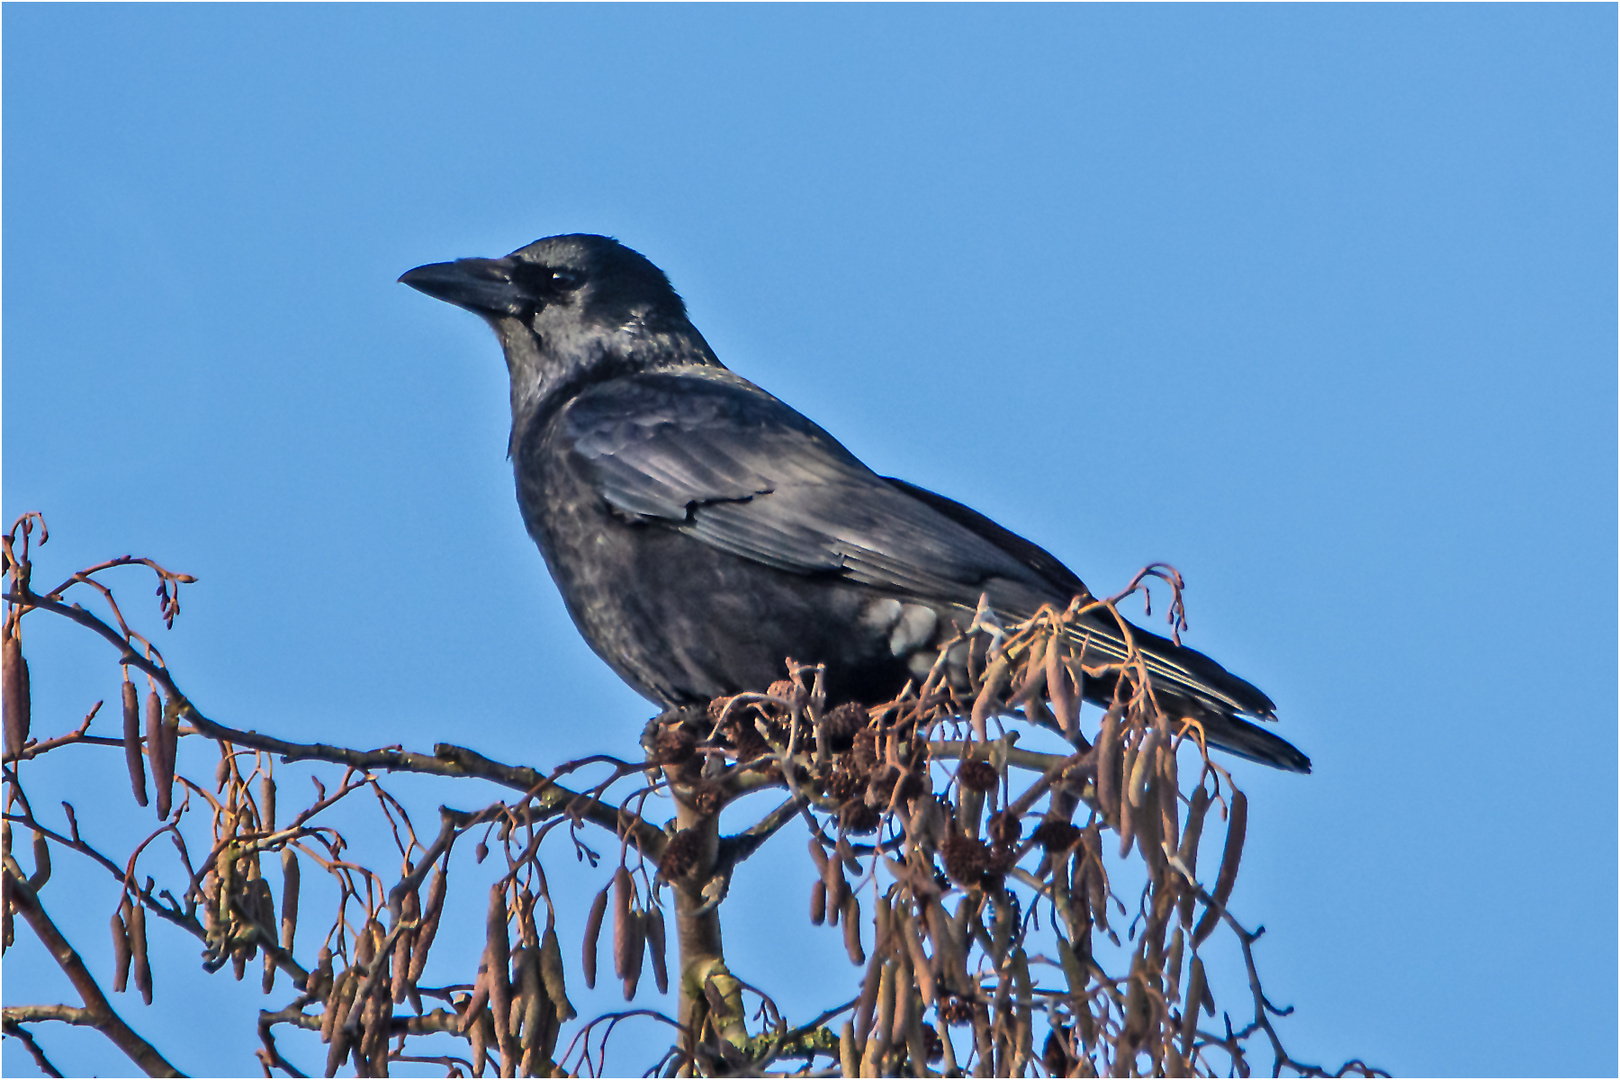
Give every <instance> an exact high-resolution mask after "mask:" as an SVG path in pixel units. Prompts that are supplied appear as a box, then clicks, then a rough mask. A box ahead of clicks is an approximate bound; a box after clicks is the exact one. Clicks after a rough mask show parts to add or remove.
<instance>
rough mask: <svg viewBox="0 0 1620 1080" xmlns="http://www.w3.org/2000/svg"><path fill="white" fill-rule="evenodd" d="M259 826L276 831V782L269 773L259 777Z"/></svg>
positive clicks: (265, 830)
mask: <svg viewBox="0 0 1620 1080" xmlns="http://www.w3.org/2000/svg"><path fill="white" fill-rule="evenodd" d="M259 828H260V829H262V830H263V831H264V832H275V831H276V782H275V780H274V779H272V778H271V776H270V774H269V773H265V774H264V775H263V776H261V777H260V778H259Z"/></svg>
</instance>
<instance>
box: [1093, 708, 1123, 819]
mask: <svg viewBox="0 0 1620 1080" xmlns="http://www.w3.org/2000/svg"><path fill="white" fill-rule="evenodd" d="M1119 716H1120V710H1119V709H1118V708H1117V707H1116V708H1112V709H1109V710H1108V712H1107V713H1105V714H1104V715H1103V720H1102V730H1101V731H1099V732H1098V733H1097V804H1098V805H1099V806H1100V807H1101V808H1102V812H1103V817H1104V818H1105V819H1107V820H1108V821H1109V822H1110V823H1117V822H1118V821H1119V781H1120V773H1121V772H1122V771H1123V761H1122V759H1121V752H1120V737H1119Z"/></svg>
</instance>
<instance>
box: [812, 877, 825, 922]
mask: <svg viewBox="0 0 1620 1080" xmlns="http://www.w3.org/2000/svg"><path fill="white" fill-rule="evenodd" d="M826 921H827V883H826V882H825V881H822V880H821V879H820V878H817V879H816V883H815V884H814V885H812V886H810V923H811V925H813V926H820V925H821V924H822V923H824V922H826Z"/></svg>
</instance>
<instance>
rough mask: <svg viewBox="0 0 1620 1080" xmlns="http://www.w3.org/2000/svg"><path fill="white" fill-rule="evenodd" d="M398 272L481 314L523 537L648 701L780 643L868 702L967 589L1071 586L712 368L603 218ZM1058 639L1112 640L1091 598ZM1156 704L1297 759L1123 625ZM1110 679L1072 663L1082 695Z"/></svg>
mask: <svg viewBox="0 0 1620 1080" xmlns="http://www.w3.org/2000/svg"><path fill="white" fill-rule="evenodd" d="M399 280H400V281H401V282H403V283H405V284H406V285H409V286H411V287H412V288H415V289H417V290H420V291H421V292H424V293H426V294H427V295H429V296H432V297H435V298H437V299H440V300H444V301H447V302H449V303H451V304H455V305H456V306H458V307H461V308H465V309H467V310H468V311H471V312H473V313H474V314H477V315H479V316H480V317H482V318H483V319H484V320H485V322H487V323H488V324H489V325H490V326H491V327H492V328H493V329H494V331H495V335H496V337H497V338H498V339H499V340H500V343H501V348H502V350H503V351H504V352H505V354H506V366H507V371H508V373H509V375H510V376H511V399H512V431H511V440H510V443H509V453H510V457H511V460H512V468H513V472H514V474H515V477H516V481H517V501H518V506H519V508H520V509H521V510H522V513H523V521H524V524H525V525H526V526H527V528H528V530H529V535H530V536H531V537H533V538H534V542H535V543H536V544H537V545H538V546H539V548H540V553H541V554H542V555H543V556H544V557H545V560H546V566H547V567H548V568H549V569H550V571H551V576H552V577H553V578H554V579H555V580H556V583H557V587H558V589H559V590H560V591H561V593H562V597H563V601H564V603H565V604H566V605H567V607H568V613H569V614H570V615H571V616H572V617H573V620H574V623H575V625H576V626H577V627H578V628H579V631H580V633H581V634H582V635H584V637H585V640H586V641H587V642H589V643H590V646H591V648H592V649H594V650H595V651H596V653H597V655H598V656H600V657H601V658H602V659H603V660H605V661H606V662H607V663H608V665H609V666H610V667H612V668H613V670H614V671H615V672H617V673H618V675H619V677H620V678H622V679H624V680H625V682H627V683H629V684H630V685H631V686H632V687H634V688H635V689H636V690H637V691H638V692H639V693H641V694H642V695H643V696H645V697H647V698H649V699H651V700H652V701H653V702H656V703H657V704H659V705H661V706H663V707H665V708H678V707H682V706H690V705H697V704H702V703H705V702H708V701H709V700H711V699H713V698H715V697H719V696H722V695H729V694H735V693H739V692H742V691H745V690H760V689H763V688H765V687H766V686H768V685H769V684H770V683H772V682H774V681H775V680H776V679H778V678H780V677H781V675H782V674H783V672H784V670H785V667H784V665H785V662H786V659H787V658H788V657H792V658H793V659H794V660H796V661H799V662H804V663H820V664H825V665H826V688H827V691H828V700H829V701H835V702H836V701H839V700H854V701H859V702H863V703H877V702H880V701H884V700H887V699H888V698H890V697H892V696H893V695H894V694H896V693H898V692H899V691H900V690H901V689H902V688H903V686H904V685H905V683H906V681H907V680H910V679H919V678H920V677H921V676H923V675H926V673H927V672H928V670H929V669H930V667H931V666H932V665H933V663H934V662H935V659H936V658H937V656H938V654H939V649H940V647H941V645H942V644H943V643H944V642H946V641H948V640H949V639H950V638H952V637H953V636H955V635H956V634H957V632H958V631H959V630H960V629H963V628H965V627H967V626H968V625H970V624H971V622H972V620H973V618H974V616H975V614H976V613H978V612H980V610H981V598H986V599H987V600H988V604H989V606H990V609H991V610H992V612H993V617H997V618H1000V619H1002V620H1012V621H1016V620H1019V619H1023V618H1026V617H1028V616H1030V615H1032V614H1034V613H1035V612H1036V611H1038V610H1039V609H1040V607H1041V605H1043V604H1053V605H1055V606H1057V607H1058V608H1060V609H1061V608H1064V607H1066V606H1067V605H1068V604H1069V602H1070V601H1071V600H1072V599H1073V598H1074V597H1077V596H1078V597H1089V596H1090V593H1089V592H1088V591H1087V589H1086V586H1085V585H1084V584H1083V583H1082V582H1081V581H1080V579H1079V578H1078V577H1076V576H1075V575H1074V574H1073V572H1071V571H1070V570H1069V569H1068V568H1067V567H1065V566H1064V565H1063V564H1062V563H1060V562H1059V561H1058V560H1057V559H1056V558H1054V557H1053V556H1052V555H1050V554H1048V553H1047V552H1046V551H1044V550H1043V549H1041V548H1039V547H1037V546H1036V545H1035V544H1033V543H1031V542H1029V541H1028V540H1025V539H1024V538H1023V537H1021V536H1018V535H1016V534H1014V533H1012V532H1010V531H1008V530H1007V529H1004V528H1002V527H1001V526H1000V525H997V524H996V523H995V522H993V521H991V520H990V519H989V518H987V517H985V516H984V515H982V514H979V513H978V512H976V511H974V510H971V509H969V508H968V507H966V506H963V505H962V504H961V503H958V502H954V501H952V500H950V499H947V498H945V497H944V496H942V495H937V494H935V493H934V492H932V491H929V490H926V489H924V488H921V487H918V486H916V485H914V484H908V483H906V482H905V481H903V480H896V479H893V478H891V477H885V476H879V475H878V474H877V473H875V472H873V471H872V470H871V469H869V468H867V467H866V466H865V465H864V464H862V463H861V462H860V461H858V460H857V459H856V458H855V456H854V455H853V454H851V453H850V452H849V451H848V450H846V449H845V448H844V447H843V446H842V445H840V444H839V442H838V441H837V440H836V439H834V438H833V437H832V436H831V435H829V434H827V432H825V431H823V430H822V429H821V428H820V427H818V426H817V425H816V424H814V423H813V422H811V421H810V420H809V419H807V418H806V417H804V416H802V415H801V414H799V413H798V412H796V411H795V410H794V409H792V408H791V407H789V406H788V405H785V404H783V403H782V402H781V401H778V400H777V399H776V398H774V397H772V396H771V395H770V394H768V393H766V392H765V391H764V390H762V389H760V388H759V387H757V386H755V385H754V384H753V383H751V382H749V381H748V380H746V379H744V378H741V377H740V376H738V375H736V374H734V373H732V372H731V371H730V370H728V369H727V368H726V367H724V366H723V365H722V364H721V363H720V361H719V359H718V358H716V356H715V354H714V351H713V350H712V349H710V348H709V344H708V342H706V341H704V339H703V335H702V334H700V333H698V331H697V328H696V327H694V326H693V325H692V323H691V321H690V320H689V319H688V318H687V314H686V305H685V303H684V302H683V301H682V300H681V298H680V296H679V295H678V294H677V293H676V292H675V289H674V288H673V287H672V286H671V285H670V282H669V279H668V278H667V277H666V276H665V275H664V273H663V271H661V270H659V269H658V267H656V266H654V265H653V264H652V263H651V262H650V261H649V260H648V259H646V258H645V257H644V256H642V255H641V254H639V253H637V252H635V251H632V250H631V249H630V248H628V247H625V246H624V245H622V244H620V243H619V242H617V241H616V240H613V239H611V238H609V237H605V236H593V235H586V234H575V235H567V236H553V237H548V238H546V239H543V240H537V241H535V242H534V243H532V244H529V245H528V246H526V247H522V248H519V249H518V250H517V251H514V252H512V253H511V254H510V255H507V256H505V257H504V258H498V259H457V260H455V261H453V262H441V263H432V264H429V265H426V266H419V267H417V268H416V269H414V270H410V271H408V272H407V273H405V274H404V275H403V276H402V277H401V278H400V279H399ZM1082 635H1083V636H1082V637H1081V638H1080V640H1079V644H1080V646H1081V647H1082V648H1083V650H1084V651H1083V653H1082V654H1081V655H1082V659H1083V660H1084V661H1086V662H1087V663H1090V664H1097V663H1102V662H1107V661H1115V660H1119V659H1122V658H1124V656H1125V655H1126V649H1127V645H1126V641H1125V638H1124V636H1123V635H1122V633H1121V629H1120V627H1119V626H1118V625H1117V623H1115V622H1114V621H1113V620H1112V619H1111V618H1104V617H1097V618H1092V619H1090V620H1089V621H1088V622H1087V623H1086V624H1085V626H1084V627H1083V629H1082ZM1131 636H1132V638H1133V639H1134V642H1135V645H1136V647H1137V649H1138V650H1139V651H1140V653H1141V654H1142V656H1143V657H1144V658H1145V661H1146V667H1147V670H1148V673H1149V679H1150V681H1151V683H1152V685H1153V688H1154V693H1155V695H1156V696H1157V698H1158V700H1159V702H1160V704H1161V705H1162V706H1164V707H1165V708H1167V709H1169V710H1171V711H1172V713H1173V715H1185V716H1192V717H1194V718H1196V719H1197V720H1199V721H1200V722H1201V723H1202V724H1203V726H1204V730H1205V733H1206V736H1207V738H1208V741H1209V742H1210V743H1211V744H1213V745H1215V746H1217V747H1220V748H1222V749H1224V750H1227V751H1230V752H1232V753H1235V754H1238V755H1240V756H1243V757H1247V758H1251V759H1253V760H1256V761H1260V762H1264V763H1266V764H1268V765H1274V766H1277V767H1279V768H1283V769H1289V770H1293V771H1295V772H1309V771H1310V759H1309V758H1307V757H1306V756H1305V755H1304V754H1303V753H1301V752H1300V751H1299V750H1298V749H1296V748H1295V747H1294V746H1292V745H1291V744H1289V743H1288V742H1285V741H1284V740H1282V739H1280V738H1278V737H1277V736H1275V735H1273V734H1271V733H1270V732H1268V731H1266V730H1265V729H1263V728H1261V727H1260V726H1258V725H1256V724H1254V723H1251V722H1250V721H1249V720H1246V719H1244V717H1246V716H1247V717H1254V718H1258V719H1267V720H1270V719H1274V718H1275V717H1274V715H1273V705H1272V702H1271V700H1270V699H1269V698H1267V697H1266V695H1265V694H1263V693H1261V692H1260V691H1259V690H1258V689H1256V688H1255V687H1254V686H1252V685H1250V684H1249V683H1247V682H1245V681H1244V680H1242V679H1240V678H1238V677H1236V676H1235V675H1232V674H1230V673H1229V672H1227V671H1226V669H1225V668H1223V667H1221V666H1220V665H1219V664H1217V663H1216V662H1215V661H1213V660H1211V659H1210V658H1209V657H1207V656H1205V655H1203V654H1202V653H1200V652H1196V651H1194V650H1192V649H1189V648H1186V647H1184V646H1181V645H1178V644H1176V643H1175V642H1173V641H1170V640H1168V639H1166V638H1164V637H1161V636H1159V635H1157V634H1153V633H1150V632H1148V631H1146V630H1142V629H1139V628H1134V627H1133V628H1132V631H1131ZM1112 690H1113V687H1112V685H1111V684H1110V683H1109V682H1108V681H1107V680H1101V679H1098V680H1087V683H1086V686H1085V688H1084V692H1085V696H1086V697H1087V698H1088V699H1089V700H1094V701H1101V702H1102V703H1104V704H1106V703H1107V701H1108V700H1109V698H1110V696H1111V694H1112Z"/></svg>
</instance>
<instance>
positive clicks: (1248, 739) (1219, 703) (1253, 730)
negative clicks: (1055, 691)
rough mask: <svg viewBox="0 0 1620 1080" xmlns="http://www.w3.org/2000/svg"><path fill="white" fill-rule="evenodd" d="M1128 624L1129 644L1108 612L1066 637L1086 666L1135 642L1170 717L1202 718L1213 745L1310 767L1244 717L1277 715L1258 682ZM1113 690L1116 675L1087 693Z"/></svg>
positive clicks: (1112, 659) (1286, 765)
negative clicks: (1237, 674)
mask: <svg viewBox="0 0 1620 1080" xmlns="http://www.w3.org/2000/svg"><path fill="white" fill-rule="evenodd" d="M1105 620H1107V621H1105ZM1126 625H1127V626H1128V627H1129V628H1130V636H1131V641H1130V644H1129V645H1127V643H1126V641H1125V637H1124V635H1123V633H1122V631H1121V630H1120V628H1119V626H1118V625H1116V624H1113V622H1112V620H1111V619H1109V617H1108V616H1107V615H1103V616H1101V617H1098V618H1095V619H1092V618H1087V619H1085V620H1084V621H1083V622H1081V623H1079V624H1077V625H1074V626H1072V627H1071V628H1070V629H1069V630H1068V636H1069V637H1070V639H1071V640H1072V641H1073V642H1074V643H1075V645H1076V646H1077V653H1078V655H1080V656H1081V657H1082V659H1083V661H1084V662H1085V663H1086V664H1088V665H1091V664H1100V663H1123V662H1124V661H1125V660H1126V659H1127V658H1128V657H1129V655H1130V651H1131V650H1130V646H1132V645H1133V646H1135V650H1136V654H1137V655H1138V656H1139V657H1140V658H1141V660H1142V664H1143V666H1144V667H1146V668H1147V673H1148V679H1149V681H1150V682H1151V683H1152V684H1153V693H1154V697H1155V698H1156V699H1157V700H1158V702H1159V705H1160V707H1161V708H1163V709H1164V710H1165V711H1166V712H1168V713H1170V715H1171V717H1172V718H1176V717H1177V716H1178V715H1179V716H1189V717H1191V718H1192V719H1194V720H1196V721H1198V722H1199V723H1200V724H1201V725H1202V726H1203V729H1204V736H1205V738H1206V739H1207V741H1208V742H1209V744H1210V745H1211V746H1214V747H1218V748H1219V749H1221V750H1225V751H1227V752H1228V753H1233V754H1237V755H1239V756H1240V757H1246V758H1249V759H1250V760H1252V761H1258V762H1261V763H1262V764H1265V765H1271V766H1274V767H1276V768H1279V769H1287V770H1288V771H1290V772H1300V773H1308V772H1310V771H1311V759H1310V758H1308V757H1306V756H1305V755H1304V754H1303V753H1301V752H1300V751H1299V749H1298V748H1296V747H1295V746H1294V745H1293V744H1292V743H1289V742H1288V741H1286V740H1284V739H1280V738H1278V737H1277V736H1275V735H1273V734H1272V733H1271V732H1269V731H1267V730H1265V729H1264V728H1262V727H1260V726H1259V725H1258V724H1254V723H1251V722H1250V721H1248V720H1246V719H1243V717H1244V716H1252V717H1256V718H1258V719H1261V720H1272V719H1275V717H1276V712H1275V710H1276V706H1275V705H1273V704H1272V702H1271V699H1270V698H1268V697H1267V696H1266V695H1265V694H1263V693H1262V692H1261V691H1260V690H1259V689H1258V688H1257V687H1255V686H1254V685H1252V684H1251V683H1249V682H1246V681H1245V680H1243V679H1240V678H1238V677H1237V676H1236V675H1233V674H1232V673H1231V672H1229V671H1227V670H1226V669H1225V668H1223V667H1221V665H1219V664H1217V663H1216V662H1215V661H1213V660H1211V659H1210V658H1209V657H1207V656H1205V655H1204V654H1203V653H1201V652H1199V651H1198V650H1196V649H1189V648H1187V647H1186V646H1185V645H1178V644H1176V643H1175V642H1174V641H1171V640H1170V639H1169V638H1164V637H1160V636H1159V635H1158V634H1155V633H1153V632H1152V631H1149V630H1143V629H1142V628H1141V627H1139V626H1136V625H1134V624H1130V623H1127V624H1126ZM1112 694H1113V684H1112V680H1105V681H1103V682H1102V683H1101V684H1100V685H1097V686H1095V687H1091V688H1088V691H1087V693H1086V696H1087V697H1088V698H1093V700H1096V699H1098V698H1103V699H1105V703H1106V698H1111V697H1112ZM1094 695H1095V697H1094Z"/></svg>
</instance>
